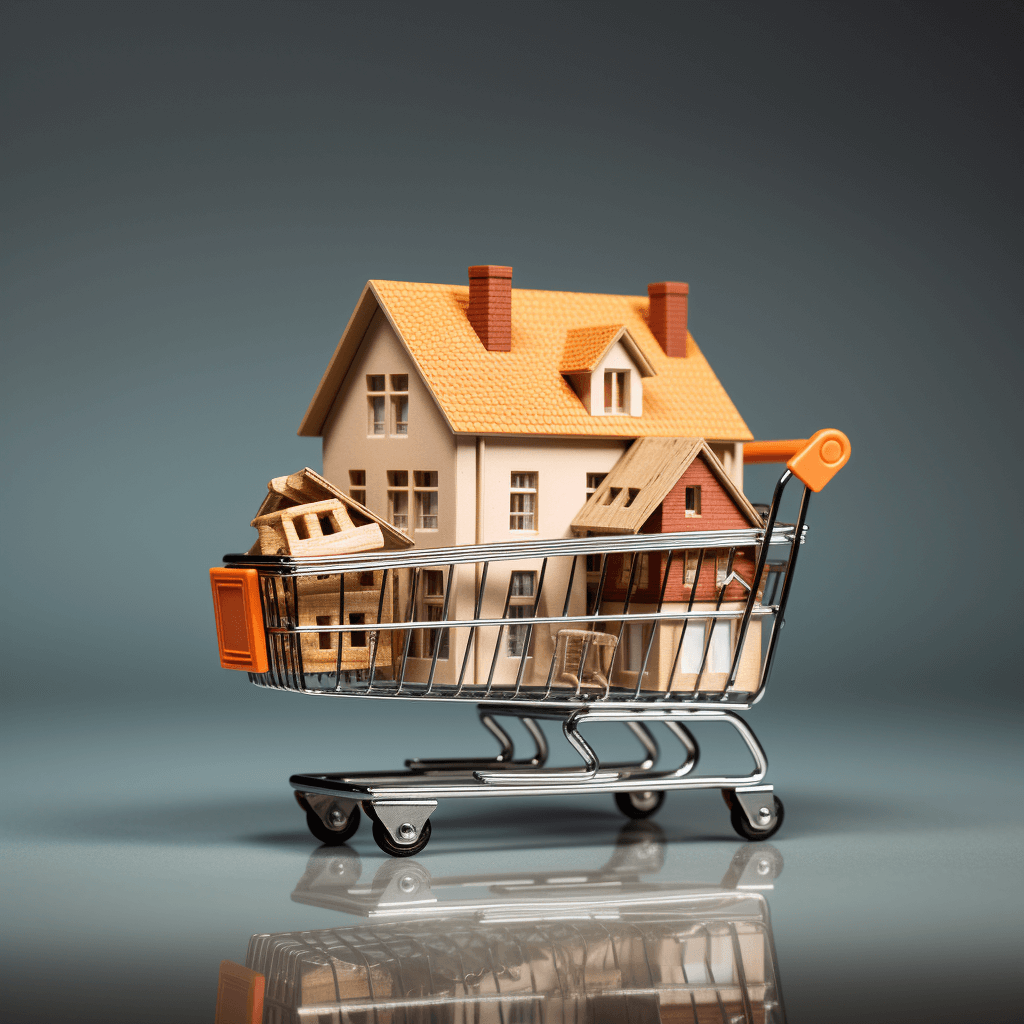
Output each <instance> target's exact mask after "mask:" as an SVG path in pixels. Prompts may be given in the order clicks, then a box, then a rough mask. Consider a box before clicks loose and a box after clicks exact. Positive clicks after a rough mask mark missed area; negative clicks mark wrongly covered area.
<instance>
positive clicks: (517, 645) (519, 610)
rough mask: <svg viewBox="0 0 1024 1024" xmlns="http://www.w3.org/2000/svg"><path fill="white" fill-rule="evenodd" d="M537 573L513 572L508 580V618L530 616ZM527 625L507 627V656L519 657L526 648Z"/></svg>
mask: <svg viewBox="0 0 1024 1024" xmlns="http://www.w3.org/2000/svg"><path fill="white" fill-rule="evenodd" d="M536 588H537V574H536V573H535V572H514V573H512V579H511V580H510V581H509V592H508V593H509V597H508V617H509V618H510V619H528V618H531V612H532V611H533V602H534V600H535V597H536ZM528 628H529V627H528V626H509V627H508V656H509V657H510V658H521V657H522V656H523V651H525V650H526V633H527V629H528Z"/></svg>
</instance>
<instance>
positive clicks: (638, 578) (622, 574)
mask: <svg viewBox="0 0 1024 1024" xmlns="http://www.w3.org/2000/svg"><path fill="white" fill-rule="evenodd" d="M632 572H633V556H632V555H623V556H622V567H621V568H620V570H619V586H620V587H628V586H629V576H630V573H632ZM633 589H634V590H646V589H647V555H640V556H639V558H638V564H637V567H636V572H635V573H634V574H633Z"/></svg>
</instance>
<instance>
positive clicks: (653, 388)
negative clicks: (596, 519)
mask: <svg viewBox="0 0 1024 1024" xmlns="http://www.w3.org/2000/svg"><path fill="white" fill-rule="evenodd" d="M370 284H371V286H372V287H373V289H374V291H375V292H376V294H377V295H378V297H379V299H380V301H381V302H382V303H383V305H384V306H385V309H386V311H387V313H388V315H389V316H390V317H391V319H392V321H393V322H394V324H395V326H396V327H397V329H398V332H399V334H400V335H401V336H402V338H403V339H404V341H405V343H406V344H407V345H408V347H409V350H410V352H411V353H412V356H413V359H415V361H416V363H417V365H418V366H419V369H420V372H421V373H422V375H423V378H424V380H425V381H426V382H427V384H428V386H429V387H430V389H431V390H432V391H433V393H434V395H435V397H436V399H437V401H438V403H439V405H440V406H441V408H442V410H443V411H444V413H445V415H446V416H447V418H448V421H449V423H450V424H451V426H452V428H453V429H454V430H455V431H456V433H475V434H478V433H483V434H488V433H494V434H527V435H530V434H536V435H549V436H550V435H555V436H591V437H630V438H632V437H707V438H712V439H716V440H723V441H728V440H732V441H749V440H753V434H751V432H750V430H749V429H748V427H747V425H746V423H744V422H743V418H742V417H741V416H740V414H739V412H738V411H737V409H736V406H735V405H733V403H732V400H731V399H730V398H729V396H728V395H727V394H726V392H725V388H723V387H722V385H721V383H720V382H719V380H718V378H717V377H716V376H715V373H714V371H713V370H712V369H711V367H710V366H709V365H708V362H707V360H706V359H705V358H704V355H703V353H702V352H701V351H700V349H699V348H698V347H697V346H696V344H694V343H693V342H692V337H691V346H692V353H693V354H692V355H690V356H688V357H687V358H685V359H683V358H678V357H675V358H674V357H670V356H667V355H665V352H664V351H663V350H662V348H661V346H660V345H659V344H658V341H657V339H656V338H655V337H654V335H653V334H652V333H651V331H650V329H649V328H648V326H647V309H648V298H647V296H646V295H643V296H640V295H598V294H588V293H583V292H549V291H535V290H529V289H524V288H513V289H512V350H511V352H488V351H487V350H486V349H485V348H484V347H483V345H482V344H481V342H480V339H479V338H478V337H477V334H476V332H475V331H474V330H473V328H472V326H471V325H470V323H469V320H468V318H467V315H466V310H467V307H468V304H469V288H468V287H466V286H464V285H446V284H418V283H411V282H405V281H371V282H370ZM598 325H614V326H600V327H599V326H598ZM623 325H624V326H625V327H626V328H627V329H628V330H629V333H630V334H631V335H632V337H633V339H634V340H635V341H636V343H637V345H638V346H639V348H640V350H641V351H642V352H643V354H644V355H645V356H646V358H647V359H648V361H649V362H650V363H651V365H652V366H653V367H654V370H655V376H653V377H647V378H646V379H645V380H644V384H643V388H644V399H643V415H642V416H639V417H637V416H591V415H590V414H589V413H588V412H587V411H586V409H585V408H584V407H583V404H582V403H581V402H580V400H579V398H578V397H577V396H576V394H575V393H574V392H573V390H572V388H571V387H570V386H569V384H568V383H567V382H566V380H565V378H564V377H563V376H562V373H561V368H562V367H563V366H566V365H567V363H566V362H565V360H566V359H567V358H568V359H569V360H570V361H571V362H572V363H574V364H575V363H577V362H579V360H580V359H581V358H582V359H587V358H592V357H593V351H592V350H593V349H594V348H596V347H597V346H598V345H599V344H600V342H601V338H603V339H604V344H605V345H607V342H608V341H609V340H610V338H611V337H612V335H613V334H614V333H615V332H616V331H618V330H619V328H620V327H621V326H623ZM581 328H590V330H588V331H586V332H585V333H580V334H576V333H574V334H573V335H572V338H571V339H570V336H569V332H578V331H580V329H581ZM594 328H597V330H594ZM567 345H568V346H569V347H568V350H567ZM584 349H585V351H584ZM591 365H592V364H591Z"/></svg>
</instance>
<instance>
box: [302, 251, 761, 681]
mask: <svg viewBox="0 0 1024 1024" xmlns="http://www.w3.org/2000/svg"><path fill="white" fill-rule="evenodd" d="M688 299H689V288H688V286H687V285H686V284H681V283H673V282H661V283H656V284H650V285H648V288H647V295H646V296H635V295H596V294H585V293H575V292H549V291H535V290H523V289H514V288H512V270H511V268H510V267H500V266H477V267H470V269H469V281H468V285H467V284H463V285H442V284H418V283H409V282H397V281H370V282H368V284H367V285H366V288H365V289H364V290H363V293H362V295H361V297H360V299H359V302H358V304H357V306H356V309H355V311H354V313H353V314H352V317H351V319H350V321H349V323H348V326H347V327H346V329H345V332H344V334H343V335H342V338H341V341H340V342H339V344H338V347H337V349H336V350H335V352H334V355H333V357H332V358H331V361H330V363H329V364H328V366H327V369H326V371H325V373H324V376H323V378H322V380H321V382H320V385H319V387H318V388H317V390H316V393H315V394H314V396H313V400H312V402H311V403H310V406H309V409H308V411H307V413H306V416H305V418H304V419H303V421H302V424H301V426H300V428H299V433H300V435H303V436H311V437H322V438H323V475H324V476H325V477H326V478H327V480H328V481H330V482H331V483H332V484H333V485H334V486H335V488H337V489H339V490H341V491H345V492H347V494H348V495H349V496H350V497H351V498H353V499H355V500H356V501H358V502H360V503H362V504H363V505H365V506H367V507H368V508H369V509H371V510H373V512H374V513H376V514H377V515H378V516H379V517H380V518H382V519H383V520H385V521H386V522H387V523H389V524H391V525H392V527H393V528H394V529H396V530H398V531H401V532H402V533H403V534H405V535H407V536H408V537H410V538H411V539H412V541H413V542H414V543H415V544H416V545H417V547H421V548H422V547H448V546H452V545H458V544H489V543H498V542H502V543H508V542H514V541H517V540H534V539H542V538H561V537H570V536H572V535H573V534H574V532H575V533H602V532H606V533H611V532H637V531H639V530H651V529H664V530H677V529H686V528H688V527H687V525H686V524H690V523H692V524H693V528H695V529H727V528H729V525H727V524H734V525H740V524H742V525H744V526H747V525H751V524H754V525H760V519H759V518H758V517H757V513H756V512H755V511H754V510H753V508H752V507H751V506H750V505H749V503H748V502H747V501H746V499H745V498H744V497H743V493H742V485H743V480H742V470H743V443H744V441H749V440H752V435H751V433H750V431H749V430H748V428H747V426H746V424H745V423H744V422H743V419H742V417H741V416H740V415H739V413H738V411H737V410H736V407H735V406H734V405H733V403H732V401H731V400H730V399H729V396H728V395H727V394H726V392H725V390H724V388H723V387H722V385H721V384H720V383H719V381H718V379H717V377H716V376H715V374H714V372H713V371H712V369H711V367H710V366H709V365H708V362H707V360H706V359H705V358H704V355H703V354H702V353H701V351H700V349H699V348H698V347H697V345H696V343H695V342H694V340H693V338H692V336H691V335H690V333H689V331H688V329H687V311H688ZM681 439H689V440H681ZM704 439H706V440H704ZM654 464H657V465H658V466H659V467H660V469H658V470H657V471H654V470H651V469H650V466H651V465H654ZM652 473H653V475H652ZM617 481H618V482H617ZM612 490H615V495H614V497H609V495H611V493H612ZM633 492H636V494H635V495H634V496H633V498H630V495H631V494H633ZM679 524H683V525H679ZM748 556H749V552H748V553H747V554H746V555H744V556H742V557H741V559H740V561H741V562H742V559H743V558H746V557H748ZM502 564H503V566H504V572H505V576H503V577H500V578H496V577H492V578H491V579H489V581H488V595H487V599H486V601H485V614H487V613H488V610H490V611H491V612H492V613H493V611H494V609H495V608H496V610H497V614H499V615H500V614H501V610H502V606H503V605H504V606H506V607H507V608H508V609H509V614H510V615H511V616H515V615H516V614H517V610H519V609H521V610H522V612H521V614H522V616H523V617H528V616H529V615H530V614H531V611H530V609H532V607H533V605H534V603H535V602H536V600H537V595H536V588H537V586H538V575H537V567H536V566H533V565H530V564H526V563H524V564H523V565H522V566H519V565H517V564H515V563H507V562H506V563H502ZM610 568H612V569H613V574H614V567H610ZM723 568H724V565H723ZM737 569H738V564H737V565H734V566H733V570H732V571H737ZM619 571H620V574H621V567H620V570H619ZM639 571H640V572H641V573H643V572H646V573H647V577H646V583H643V584H642V586H641V589H642V590H643V592H644V593H645V594H648V595H649V594H650V593H652V590H651V588H652V587H654V586H655V585H656V584H657V581H658V579H659V572H660V569H659V568H657V567H655V566H653V565H650V566H646V567H643V566H641V568H640V570H639ZM688 571H689V569H687V567H686V566H684V565H674V566H673V567H672V569H671V572H672V573H673V574H680V579H682V574H685V573H686V572H688ZM719 571H720V570H719V568H718V567H717V566H716V569H715V573H716V574H718V573H719ZM751 571H752V566H751ZM709 572H710V569H709V568H708V567H704V568H703V569H702V573H701V576H700V581H699V584H698V593H697V595H696V599H700V600H703V599H704V594H703V593H702V591H701V588H702V587H703V586H704V585H705V580H709V579H710V578H711V577H710V576H706V575H705V574H706V573H709ZM587 575H588V574H584V573H581V574H580V576H579V578H578V580H577V581H576V585H575V589H574V590H573V593H572V600H571V606H570V614H585V613H589V612H590V611H591V610H592V609H590V608H588V607H587V602H588V587H589V588H590V596H591V599H593V596H594V581H593V579H590V580H587V579H586V578H585V577H586V576H587ZM463 576H464V577H465V578H462V577H463ZM422 577H423V578H422V579H421V580H420V581H419V583H418V584H417V587H416V590H415V593H410V592H407V591H405V590H403V591H401V592H400V594H399V595H398V601H397V604H398V606H399V607H402V608H404V607H406V603H405V602H406V599H407V598H411V599H413V600H415V609H414V620H417V621H430V620H437V619H439V618H440V617H441V614H440V613H441V606H442V600H443V592H444V585H445V582H446V580H445V574H444V573H443V572H442V571H440V570H430V571H424V572H423V574H422ZM737 579H739V577H737ZM625 582H626V583H628V579H627V580H626V581H625ZM641 582H642V581H641ZM746 582H747V584H748V585H749V584H750V583H751V582H752V581H750V580H747V581H746ZM560 583H561V584H562V585H563V587H564V584H565V581H560V580H555V579H549V581H548V583H547V584H546V587H547V591H546V592H547V593H548V594H550V595H552V596H551V601H552V602H554V603H558V604H559V608H558V610H557V611H556V612H555V613H554V614H558V613H559V612H560V611H561V606H560V602H561V600H562V599H561V596H560V595H561V593H562V590H561V589H560V587H559V584H560ZM617 585H618V583H617V582H616V583H613V586H612V589H611V590H610V591H608V592H607V596H608V598H609V599H611V598H612V596H613V593H614V591H615V586H617ZM707 585H708V586H710V583H709V584H707ZM401 586H405V587H408V586H409V584H408V583H404V584H403V583H400V587H401ZM731 586H734V587H737V588H740V589H742V587H741V586H740V584H739V583H738V582H735V583H734V584H731ZM669 587H670V590H671V598H670V599H671V601H673V602H679V601H683V602H685V601H687V600H689V597H688V596H687V595H686V594H685V593H684V590H685V583H683V582H680V583H679V584H678V586H677V585H676V584H675V583H673V582H672V579H671V578H670V581H669ZM491 589H493V591H494V593H493V595H491V593H490V591H491ZM677 591H678V593H677ZM556 594H558V595H559V596H558V597H557V599H556V598H555V596H554V595H556ZM452 595H453V596H452V603H451V607H450V609H449V616H448V617H449V618H467V617H469V618H471V617H472V609H473V604H474V601H475V581H474V580H473V578H472V576H471V574H468V573H462V576H457V578H456V579H455V580H454V582H453V591H452ZM727 597H728V599H729V600H733V599H734V598H735V597H736V595H735V594H734V593H733V592H732V591H730V592H729V593H728V594H727ZM667 599H668V598H667ZM546 600H547V598H546V597H542V599H541V601H540V606H539V608H538V614H552V613H551V612H550V611H547V610H545V601H546ZM483 632H486V631H483ZM661 632H662V633H663V634H665V638H663V640H662V641H660V642H659V643H662V644H668V645H669V646H671V641H670V638H668V633H669V631H668V630H663V631H661ZM694 635H696V632H695V633H694ZM458 642H459V643H464V639H461V638H460V639H459V640H458ZM498 642H499V643H500V645H501V646H502V650H503V653H504V655H505V659H506V660H507V661H508V662H510V665H509V666H508V667H507V669H506V668H502V667H499V673H498V674H499V677H500V678H504V675H503V673H504V674H507V673H512V676H513V678H514V676H515V673H516V671H518V668H517V663H518V662H519V660H520V659H521V658H522V657H523V654H524V650H523V645H524V644H525V643H526V634H525V632H524V631H519V632H517V631H516V628H511V629H509V630H508V631H507V632H506V634H505V635H503V636H502V637H500V638H498ZM631 642H632V647H637V645H638V644H640V645H641V646H642V643H643V640H642V638H640V637H638V638H635V639H634V640H633V641H631ZM556 643H557V637H556V636H555V635H554V632H553V631H551V630H544V629H538V630H535V631H533V632H532V634H531V635H530V644H531V647H530V649H529V651H527V652H526V654H527V657H528V658H530V659H531V660H534V661H536V662H537V663H538V664H541V663H543V665H544V669H543V672H544V673H546V671H547V668H546V665H547V660H548V659H549V657H550V655H551V653H552V652H553V650H554V646H555V644H556ZM685 643H686V641H685V639H684V646H685ZM437 645H440V651H439V657H438V659H437V660H438V661H440V662H445V663H447V664H448V668H447V669H446V668H445V666H444V665H442V666H441V668H440V672H441V676H440V677H439V681H444V678H445V673H446V672H449V670H450V672H454V665H455V663H456V662H458V661H459V660H460V655H459V653H458V652H456V651H454V650H452V651H450V650H449V649H448V648H449V638H448V635H447V634H446V633H444V632H441V631H435V632H432V633H427V634H426V635H425V636H423V637H420V638H418V639H417V640H416V641H415V642H414V644H413V645H412V650H411V652H410V655H411V659H412V663H411V665H410V671H411V672H412V673H415V670H416V667H415V661H416V660H417V659H420V660H423V661H428V660H430V659H432V658H433V655H434V651H435V646H437ZM453 646H457V644H455V645H453ZM478 647H480V648H481V649H483V648H484V647H485V643H480V644H478ZM632 647H631V648H630V650H632ZM712 647H713V648H714V643H712ZM715 649H716V650H717V648H715ZM666 650H667V648H666ZM690 650H691V648H689V647H686V657H684V658H683V659H682V662H683V663H684V664H686V665H689V664H690V662H691V661H692V657H690ZM659 652H660V648H659ZM667 658H668V655H667V654H662V653H659V654H657V655H656V656H655V658H654V661H651V660H650V659H648V672H654V673H655V674H657V672H659V671H662V670H663V669H664V663H665V662H666V659H667ZM718 660H721V659H720V658H718ZM621 664H622V665H629V664H635V668H634V669H633V671H634V672H635V671H637V670H638V668H639V662H637V660H636V657H635V656H633V655H632V654H630V655H629V656H628V657H626V658H624V659H622V660H621ZM623 671H625V669H623ZM695 671H696V670H695ZM450 672H449V674H450ZM527 684H529V672H528V673H527ZM665 685H668V681H667V680H666V681H665Z"/></svg>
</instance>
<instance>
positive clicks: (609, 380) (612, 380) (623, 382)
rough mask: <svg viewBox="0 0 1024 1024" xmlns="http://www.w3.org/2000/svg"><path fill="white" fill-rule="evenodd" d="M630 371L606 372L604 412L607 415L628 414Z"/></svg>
mask: <svg viewBox="0 0 1024 1024" xmlns="http://www.w3.org/2000/svg"><path fill="white" fill-rule="evenodd" d="M628 387H629V371H628V370H605V374H604V411H605V414H606V415H616V414H617V415H623V414H625V413H626V412H628V409H627V408H626V406H627V405H628V404H629V397H628V396H629V392H628V390H627V388H628Z"/></svg>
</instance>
